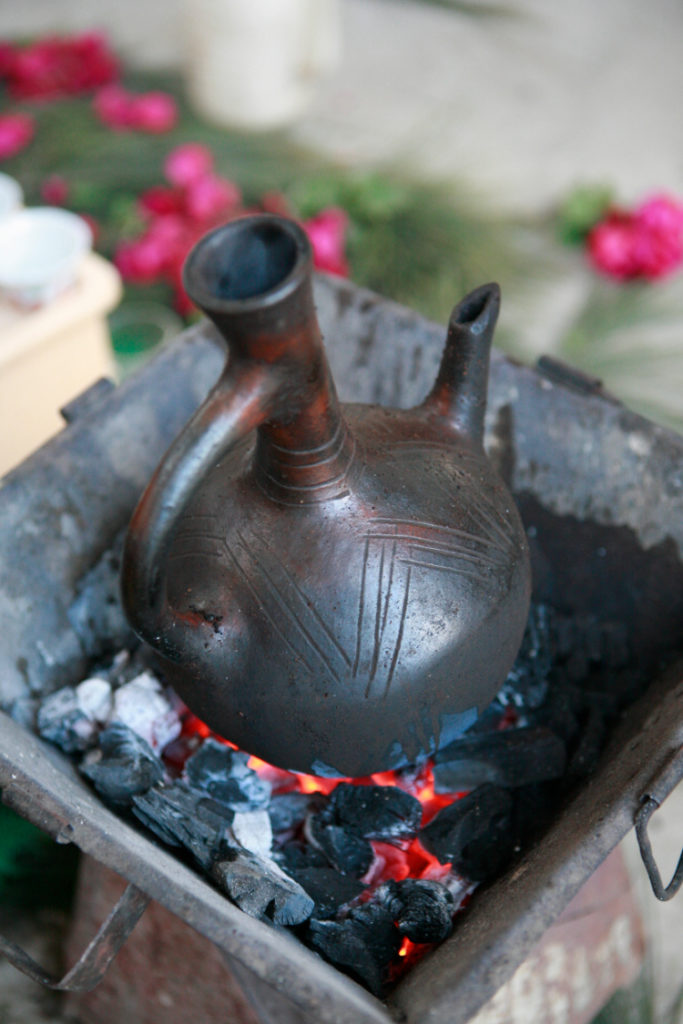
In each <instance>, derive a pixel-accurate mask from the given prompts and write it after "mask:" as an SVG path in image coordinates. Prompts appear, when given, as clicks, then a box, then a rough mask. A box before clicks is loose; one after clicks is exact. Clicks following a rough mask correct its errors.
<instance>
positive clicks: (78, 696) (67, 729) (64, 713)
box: [37, 679, 111, 754]
mask: <svg viewBox="0 0 683 1024" xmlns="http://www.w3.org/2000/svg"><path fill="white" fill-rule="evenodd" d="M107 699H108V700H109V702H111V690H110V687H109V683H108V682H106V680H104V679H87V680H85V682H83V683H81V685H80V686H78V687H76V689H74V688H73V687H71V686H65V687H63V688H62V689H61V690H57V691H56V692H55V693H51V694H50V696H49V697H47V698H46V699H45V700H44V701H43V703H42V705H41V706H40V708H39V709H38V719H37V724H38V732H39V733H40V735H41V736H43V737H44V739H46V740H50V742H52V743H56V744H57V746H59V747H61V748H62V750H65V751H66V752H67V753H69V754H72V753H74V752H75V751H77V750H87V749H88V748H89V747H91V746H92V745H93V744H94V743H95V741H96V739H97V734H98V718H97V715H98V714H99V712H100V711H101V709H102V708H103V706H104V704H105V703H106V701H107Z"/></svg>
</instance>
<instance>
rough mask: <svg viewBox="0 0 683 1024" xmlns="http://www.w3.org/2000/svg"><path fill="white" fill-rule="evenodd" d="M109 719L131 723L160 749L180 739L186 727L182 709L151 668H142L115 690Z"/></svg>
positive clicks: (131, 726) (153, 746)
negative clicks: (164, 688)
mask: <svg viewBox="0 0 683 1024" xmlns="http://www.w3.org/2000/svg"><path fill="white" fill-rule="evenodd" d="M109 722H110V723H113V722H122V723H123V724H124V725H127V726H128V728H129V729H132V730H133V732H135V733H137V735H138V736H140V737H142V739H143V740H146V741H147V743H149V745H150V747H151V748H152V750H154V751H157V752H158V751H161V750H163V749H164V747H165V746H167V744H169V743H170V742H171V740H174V739H176V738H177V737H178V736H179V735H180V732H181V729H182V723H181V721H180V717H179V714H178V711H177V710H176V709H175V708H174V707H173V706H172V704H171V702H170V701H169V700H168V698H167V697H166V696H165V695H164V694H163V692H162V688H161V683H160V682H159V680H158V679H157V678H156V676H154V675H152V673H151V672H149V671H145V672H141V673H140V674H139V675H137V676H135V678H134V679H131V681H130V682H129V683H124V685H123V686H120V687H119V688H118V690H116V691H115V692H114V703H113V708H112V713H111V717H110V719H109Z"/></svg>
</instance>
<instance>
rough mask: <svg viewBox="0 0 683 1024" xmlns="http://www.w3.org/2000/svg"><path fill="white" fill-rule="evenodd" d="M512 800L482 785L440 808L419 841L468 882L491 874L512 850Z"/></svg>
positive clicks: (488, 786) (492, 787) (486, 784)
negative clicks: (450, 865) (451, 865)
mask: <svg viewBox="0 0 683 1024" xmlns="http://www.w3.org/2000/svg"><path fill="white" fill-rule="evenodd" d="M511 812H512V798H511V796H510V794H509V793H508V791H507V790H505V789H501V788H500V787H499V786H493V785H491V783H488V782H487V783H485V784H484V785H483V786H479V787H478V788H477V789H475V790H473V791H472V792H471V793H469V794H468V795H467V796H464V797H463V798H462V799H461V800H457V801H456V802H455V803H454V804H450V805H449V806H448V807H444V808H443V809H442V810H441V811H439V813H438V814H437V815H436V817H435V818H434V819H433V820H432V821H431V822H430V823H429V825H427V826H426V827H425V828H423V829H422V831H421V832H420V837H419V838H420V841H421V842H422V844H423V846H425V847H426V849H427V850H429V851H430V852H431V853H433V854H434V856H435V857H437V858H438V859H439V860H440V861H441V863H442V864H448V863H451V864H453V865H454V866H455V868H456V869H457V870H458V871H460V872H461V873H462V874H464V875H465V877H466V878H469V879H471V880H472V881H477V882H479V881H483V880H484V879H486V878H490V877H491V876H492V875H494V874H495V873H496V872H497V871H498V870H499V869H500V868H501V867H502V865H503V864H504V862H505V861H506V860H507V858H508V857H509V855H510V853H511V851H512V844H513V839H512V835H511V829H510V825H511Z"/></svg>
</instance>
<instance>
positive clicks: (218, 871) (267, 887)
mask: <svg viewBox="0 0 683 1024" xmlns="http://www.w3.org/2000/svg"><path fill="white" fill-rule="evenodd" d="M211 876H212V878H213V879H214V881H216V882H217V883H218V885H219V886H220V888H221V889H222V890H223V892H224V893H226V895H227V896H229V897H230V899H231V900H232V901H233V903H236V904H237V906H238V907H240V909H241V910H243V911H244V912H245V914H249V915H250V916H251V917H257V918H259V920H262V921H269V922H272V923H273V924H277V925H289V926H292V925H297V924H301V923H302V922H303V921H306V920H307V919H308V918H309V917H310V916H311V913H312V911H313V907H314V901H313V899H312V897H311V896H309V895H308V893H307V892H306V891H305V890H304V889H303V888H302V887H301V886H300V885H299V884H298V882H296V881H295V880H294V879H293V878H290V877H289V875H286V874H285V873H284V871H282V870H281V869H280V868H279V867H278V865H277V864H276V863H275V862H274V861H272V860H270V859H266V858H264V857H259V856H258V855H257V854H254V853H251V852H250V851H249V850H245V849H243V848H242V847H237V846H232V845H230V844H224V845H223V848H222V850H221V853H220V855H219V859H218V860H217V861H216V862H215V863H214V864H213V866H212V868H211Z"/></svg>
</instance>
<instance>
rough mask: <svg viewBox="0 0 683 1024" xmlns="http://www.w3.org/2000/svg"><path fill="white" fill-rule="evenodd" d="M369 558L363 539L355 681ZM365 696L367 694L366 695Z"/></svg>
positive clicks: (367, 544) (359, 653)
mask: <svg viewBox="0 0 683 1024" xmlns="http://www.w3.org/2000/svg"><path fill="white" fill-rule="evenodd" d="M369 558H370V538H369V537H366V538H365V548H364V549H363V566H362V569H361V574H360V599H359V602H358V623H357V625H356V657H355V659H354V662H353V678H354V679H355V678H356V676H357V675H358V667H359V665H360V655H361V648H362V643H363V612H364V608H365V588H366V582H367V574H368V559H369ZM366 696H367V694H366Z"/></svg>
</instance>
